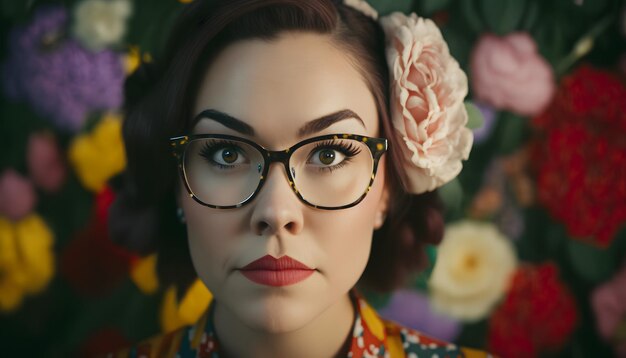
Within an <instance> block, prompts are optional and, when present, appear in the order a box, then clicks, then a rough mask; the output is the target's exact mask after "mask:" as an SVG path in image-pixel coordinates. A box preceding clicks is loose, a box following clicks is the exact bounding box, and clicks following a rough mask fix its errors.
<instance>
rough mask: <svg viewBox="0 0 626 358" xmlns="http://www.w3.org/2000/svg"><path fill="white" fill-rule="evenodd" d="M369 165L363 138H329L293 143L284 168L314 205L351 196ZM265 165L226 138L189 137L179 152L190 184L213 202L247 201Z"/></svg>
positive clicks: (360, 188) (360, 189)
mask: <svg viewBox="0 0 626 358" xmlns="http://www.w3.org/2000/svg"><path fill="white" fill-rule="evenodd" d="M373 165H374V161H373V158H372V155H371V152H370V150H369V148H368V147H367V145H366V144H364V143H362V142H360V141H357V140H351V139H330V140H321V141H316V142H312V143H308V144H305V145H303V146H301V147H299V148H297V149H296V150H295V151H294V152H293V154H292V156H291V159H290V161H289V170H290V174H291V176H292V178H293V180H294V183H295V187H296V189H297V190H298V192H299V193H300V195H302V197H303V198H304V199H305V200H306V201H308V202H309V203H311V204H313V205H317V206H326V207H339V206H343V205H348V204H351V203H353V202H355V201H356V200H357V199H359V198H360V197H361V196H362V195H363V193H365V191H366V190H367V187H368V185H369V183H370V179H371V175H372V171H373ZM264 166H265V161H264V158H263V154H262V153H261V152H260V151H259V150H257V149H256V148H255V147H253V146H251V145H249V144H247V143H245V142H241V141H237V140H231V139H228V140H226V139H217V138H203V139H194V140H192V141H191V142H189V144H188V146H187V148H186V151H185V155H184V173H185V177H186V180H187V184H188V185H189V188H190V189H191V191H192V192H193V194H194V195H195V196H196V197H197V198H198V199H199V200H200V201H202V202H204V203H206V204H210V205H216V206H231V205H237V204H240V203H242V202H244V201H246V199H248V198H249V197H250V196H252V195H253V194H254V192H255V191H256V190H257V188H258V186H259V184H260V181H261V178H262V174H263V169H264Z"/></svg>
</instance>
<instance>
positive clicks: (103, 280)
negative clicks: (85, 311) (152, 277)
mask: <svg viewBox="0 0 626 358" xmlns="http://www.w3.org/2000/svg"><path fill="white" fill-rule="evenodd" d="M113 199H114V194H113V192H112V191H111V190H110V189H109V188H105V189H104V190H102V192H100V193H99V194H98V196H97V197H96V202H95V208H94V212H95V213H94V214H95V215H94V217H93V218H92V219H91V222H90V224H89V225H88V226H87V227H86V228H85V229H84V230H82V231H81V232H79V233H78V234H77V236H76V237H75V238H74V239H73V240H72V242H70V244H69V245H68V246H67V247H66V248H65V250H64V251H63V253H62V255H61V267H60V271H61V275H62V276H63V277H64V278H65V279H66V280H67V281H68V282H69V283H70V284H71V285H72V287H73V288H74V289H75V290H76V291H77V292H78V293H79V294H82V295H84V296H91V297H94V296H99V295H102V294H104V293H106V292H108V291H109V290H111V289H113V288H114V287H115V286H116V285H117V284H118V283H119V282H120V281H121V280H122V279H123V278H125V277H127V276H128V274H129V271H130V267H131V265H132V263H133V262H134V261H135V260H137V256H136V255H135V254H133V253H131V252H129V251H128V250H126V249H124V248H122V247H121V246H119V245H117V244H115V243H113V241H111V239H110V238H109V235H108V230H107V225H106V223H107V217H108V208H109V206H110V205H111V203H112V202H113Z"/></svg>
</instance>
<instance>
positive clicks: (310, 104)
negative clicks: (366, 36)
mask: <svg viewBox="0 0 626 358" xmlns="http://www.w3.org/2000/svg"><path fill="white" fill-rule="evenodd" d="M207 109H215V110H218V111H220V112H223V113H228V114H229V115H231V116H232V117H234V118H237V119H240V120H241V121H243V122H245V123H247V124H248V125H250V126H251V127H253V128H254V129H255V132H256V133H255V136H256V137H257V138H262V139H267V140H268V141H270V142H272V143H273V142H274V141H273V139H277V140H278V139H281V138H282V139H284V140H289V139H292V138H296V137H297V136H298V132H299V129H301V127H302V126H303V125H304V124H306V123H307V122H309V121H311V120H314V119H316V118H320V117H323V116H326V115H329V114H331V113H335V112H337V111H341V110H350V111H352V112H354V113H356V114H357V115H358V117H359V118H360V119H361V121H357V120H344V121H337V122H336V123H335V124H333V125H332V126H330V127H329V128H328V130H330V131H334V132H337V131H339V132H341V131H350V132H352V133H355V134H364V135H377V134H378V116H377V110H376V105H375V101H374V97H373V96H372V94H371V92H370V91H369V89H368V87H367V85H366V82H365V80H364V79H363V78H362V76H361V75H360V74H359V72H358V71H357V70H356V68H355V67H354V66H353V65H352V63H351V62H350V58H349V57H348V55H347V54H346V53H345V52H344V51H343V50H342V49H340V48H339V47H338V46H337V45H335V44H333V43H332V40H331V39H330V37H329V36H326V35H318V34H309V33H285V34H283V35H281V36H279V37H278V38H277V39H275V40H271V41H265V40H258V39H255V40H246V41H240V42H237V43H235V44H233V45H231V46H229V47H227V48H226V49H225V50H224V51H222V52H221V53H220V54H219V55H218V56H217V57H216V59H215V60H214V62H213V63H212V64H211V65H210V66H209V68H208V69H207V71H206V73H205V74H204V77H203V80H202V83H201V86H200V89H199V91H198V96H197V98H196V102H195V107H194V115H197V114H199V113H200V112H202V111H204V110H207ZM202 122H206V121H202ZM211 122H213V121H211ZM361 122H362V123H361ZM200 125H201V128H200V129H202V131H205V130H213V129H220V128H224V127H222V126H221V125H220V124H219V123H200ZM197 130H199V128H196V131H197ZM276 144H278V143H276Z"/></svg>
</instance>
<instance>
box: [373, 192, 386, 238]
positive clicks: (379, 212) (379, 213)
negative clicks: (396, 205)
mask: <svg viewBox="0 0 626 358" xmlns="http://www.w3.org/2000/svg"><path fill="white" fill-rule="evenodd" d="M388 208H389V187H388V186H387V185H385V187H384V188H383V192H382V194H381V196H380V201H379V203H378V208H377V209H376V216H375V217H374V230H378V229H380V228H381V227H382V226H383V223H384V222H385V219H386V218H387V210H388Z"/></svg>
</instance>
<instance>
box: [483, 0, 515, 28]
mask: <svg viewBox="0 0 626 358" xmlns="http://www.w3.org/2000/svg"><path fill="white" fill-rule="evenodd" d="M525 8H526V0H480V13H481V15H482V17H483V19H484V20H485V22H486V23H487V26H488V27H489V28H490V29H491V31H493V32H495V33H496V34H498V35H505V34H507V33H509V32H512V31H514V30H516V29H517V27H518V26H519V25H520V22H521V21H522V18H523V16H524V10H525Z"/></svg>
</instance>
